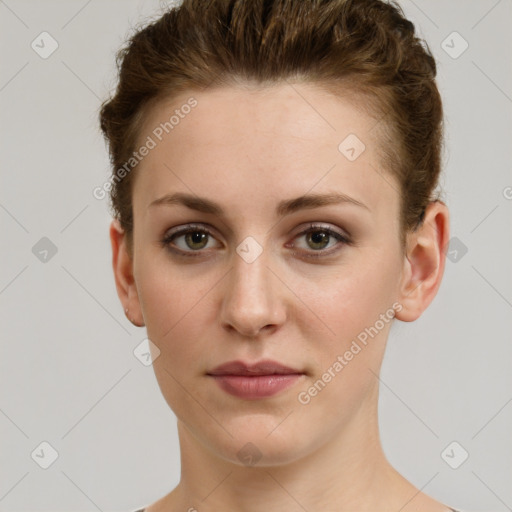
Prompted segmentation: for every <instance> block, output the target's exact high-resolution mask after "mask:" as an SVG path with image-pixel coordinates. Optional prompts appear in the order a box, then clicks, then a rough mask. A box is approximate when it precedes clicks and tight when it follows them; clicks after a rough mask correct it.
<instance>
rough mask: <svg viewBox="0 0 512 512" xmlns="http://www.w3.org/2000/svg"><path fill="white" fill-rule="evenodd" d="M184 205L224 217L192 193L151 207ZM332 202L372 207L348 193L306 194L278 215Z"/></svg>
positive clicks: (166, 197)
mask: <svg viewBox="0 0 512 512" xmlns="http://www.w3.org/2000/svg"><path fill="white" fill-rule="evenodd" d="M174 204H177V205H183V206H186V207H187V208H190V209H191V210H196V211H198V212H203V213H209V214H212V215H217V216H219V217H222V216H223V215H224V210H223V209H222V208H221V207H220V206H219V205H218V204H217V203H215V202H213V201H211V200H210V199H207V198H205V197H199V196H195V195H192V194H186V193H183V192H176V193H174V194H166V195H164V196H162V197H160V198H158V199H155V200H154V201H153V202H152V203H151V204H150V205H149V208H151V207H154V206H159V205H174ZM332 204H353V205H355V206H359V207H361V208H365V209H366V210H368V211H370V208H368V206H366V205H365V204H364V203H362V202H361V201H358V200H357V199H354V198H353V197H350V196H348V195H346V194H343V193H340V192H336V193H331V194H305V195H303V196H299V197H296V198H294V199H285V200H283V201H281V202H279V204H278V205H277V208H276V215H277V216H278V217H284V216H286V215H290V214H292V213H294V212H297V211H299V210H304V209H313V208H319V207H321V206H329V205H332Z"/></svg>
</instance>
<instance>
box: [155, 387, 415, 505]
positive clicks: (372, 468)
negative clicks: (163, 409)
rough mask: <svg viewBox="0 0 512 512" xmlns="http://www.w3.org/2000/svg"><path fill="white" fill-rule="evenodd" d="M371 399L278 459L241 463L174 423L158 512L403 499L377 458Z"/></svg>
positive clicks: (405, 492)
mask: <svg viewBox="0 0 512 512" xmlns="http://www.w3.org/2000/svg"><path fill="white" fill-rule="evenodd" d="M373 398H374V399H373V400H371V401H369V403H368V405H364V406H361V408H360V410H359V412H358V414H357V415H356V416H355V417H354V418H352V420H351V421H350V423H348V424H346V425H344V426H343V428H342V429H340V431H338V432H335V433H333V435H332V437H331V438H330V439H329V440H327V441H326V442H325V443H324V444H322V445H321V446H318V447H315V448H314V449H312V450H311V451H310V453H309V454H308V455H306V456H304V457H301V458H299V459H296V460H293V461H291V462H288V463H285V464H280V465H271V466H270V465H267V466H258V464H256V465H255V466H249V467H247V466H243V465H240V464H239V463H234V462H231V461H230V460H226V459H224V458H221V457H220V456H218V455H217V454H216V453H213V452H212V451H211V450H210V449H208V448H207V447H206V446H204V445H203V443H201V442H200V441H198V439H197V438H196V437H195V436H194V435H193V434H192V432H191V431H190V430H189V429H188V427H187V426H186V425H184V424H183V423H182V422H181V421H178V433H179V438H180V447H181V481H180V484H179V485H178V486H177V487H176V489H175V490H174V491H173V492H172V493H171V494H170V495H168V496H167V497H166V499H167V502H166V507H165V508H164V507H162V510H166V511H169V512H171V511H174V510H194V509H196V510H198V511H201V512H213V511H218V510H237V511H240V512H261V511H262V510H264V511H265V512H274V511H282V510H292V511H295V510H297V511H298V512H299V511H300V512H303V511H304V510H307V511H309V512H314V511H317V510H318V511H320V510H337V511H340V512H342V511H348V510H356V509H357V510H379V509H381V510H382V509H383V504H385V503H387V504H389V505H390V506H394V505H395V503H396V504H400V503H401V504H402V505H403V504H404V503H405V501H407V499H409V498H410V497H411V496H412V495H413V492H412V491H413V489H414V488H413V487H412V486H411V485H410V484H408V483H407V482H406V481H405V480H404V479H403V478H402V477H401V476H400V475H398V473H397V472H396V471H395V470H394V469H393V468H392V467H391V466H390V465H389V463H388V462H387V460H386V458H385V456H384V453H383V451H382V448H381V444H380V439H379V433H378V421H377V396H375V397H373ZM397 494H400V500H404V501H400V500H398V501H397V500H396V496H397ZM393 496H394V497H393ZM164 499H165V498H164ZM171 503H172V504H173V505H172V506H171ZM173 507H175V508H173ZM399 508H400V506H398V508H397V510H398V509H399Z"/></svg>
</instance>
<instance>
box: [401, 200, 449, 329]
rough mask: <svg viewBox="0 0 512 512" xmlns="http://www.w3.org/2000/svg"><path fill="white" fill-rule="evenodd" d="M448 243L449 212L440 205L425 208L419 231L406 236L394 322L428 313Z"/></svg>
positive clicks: (439, 202)
mask: <svg viewBox="0 0 512 512" xmlns="http://www.w3.org/2000/svg"><path fill="white" fill-rule="evenodd" d="M448 239H449V212H448V208H447V207H446V205H445V204H444V203H442V202H441V201H434V202H432V203H430V204H429V205H428V206H427V209H426V211H425V217H424V219H423V223H422V224H421V225H420V227H419V228H418V229H417V230H416V231H415V232H412V233H409V234H408V236H407V254H406V256H405V257H404V268H403V272H402V278H401V282H400V295H399V299H398V300H399V302H400V303H401V304H402V306H403V308H402V310H401V311H400V312H397V313H396V318H397V319H398V320H402V321H404V322H412V321H414V320H416V319H417V318H419V317H420V316H421V314H422V313H423V311H425V310H426V309H427V307H428V306H429V304H430V303H431V302H432V300H433V299H434V297H435V296H436V294H437V291H438V290H439V287H440V286H441V281H442V278H443V273H444V267H445V261H446V258H445V252H446V251H445V248H446V246H447V244H448Z"/></svg>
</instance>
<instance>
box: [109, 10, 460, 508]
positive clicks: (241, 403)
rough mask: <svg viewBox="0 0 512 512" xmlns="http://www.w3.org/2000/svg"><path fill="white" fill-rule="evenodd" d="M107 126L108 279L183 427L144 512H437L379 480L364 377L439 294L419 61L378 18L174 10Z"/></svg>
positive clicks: (135, 54) (385, 467) (424, 80)
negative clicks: (156, 494) (395, 334)
mask: <svg viewBox="0 0 512 512" xmlns="http://www.w3.org/2000/svg"><path fill="white" fill-rule="evenodd" d="M118 63H119V65H120V70H119V84H118V87H117V90H116V93H115V95H114V96H113V97H112V98H111V99H110V100H109V101H107V102H105V103H104V104H103V106H102V109H101V115H100V117H101V128H102V130H103V133H104V135H105V138H106V140H107V142H108V145H109V150H110V156H111V162H112V169H113V174H112V181H111V185H112V190H111V197H112V205H113V210H114V217H115V218H114V220H113V222H112V225H111V229H110V237H111V242H112V249H113V268H114V274H115V281H116V286H117V291H118V294H119V298H120V300H121V302H122V304H123V307H124V309H125V312H126V315H127V317H128V318H129V319H130V321H131V322H133V323H134V324H135V325H138V326H146V328H147V332H148V338H149V340H150V343H149V345H150V349H151V355H152V359H153V366H154V370H155V374H156V377H157V380H158V383H159V386H160V389H161V391H162V393H163V396H164V397H165V399H166V401H167V403H168V404H169V406H170V407H171V409H172V410H173V411H174V413H175V414H176V417H177V419H178V432H179V441H180V448H181V480H180V483H179V484H178V486H177V487H176V488H175V489H174V490H172V491H171V492H170V493H169V494H168V495H166V496H164V497H162V498H161V499H159V500H158V501H157V502H155V503H153V504H152V505H150V506H148V507H146V508H145V509H144V510H145V512H163V511H169V512H170V511H174V510H189V511H193V510H198V511H200V512H203V511H218V510H228V511H239V510H240V511H242V510H244V511H260V510H265V511H267V512H270V511H274V510H276V511H277V510H279V511H281V510H297V511H299V510H308V511H316V510H336V511H349V510H350V511H354V510H357V511H372V512H374V511H377V510H378V511H398V510H400V511H402V512H409V511H413V510H414V511H422V512H446V511H449V510H453V509H450V508H449V507H447V506H446V505H443V504H441V503H439V502H437V501H436V500H434V499H433V498H431V497H429V496H428V495H426V494H425V493H423V492H421V491H419V490H418V489H417V488H416V487H414V486H413V485H412V484H411V483H410V482H408V481H407V480H406V479H405V478H404V477H402V476H401V475H400V474H399V473H398V472H397V471H396V470H395V469H394V468H393V467H392V466H391V465H390V463H389V462H388V461H387V459H386V457H385V455H384V453H383V450H382V447H381V443H380V439H379V430H378V418H377V403H378V383H379V380H378V375H379V370H380V366H381V363H382V359H383V355H384V349H385V345H386V341H387V338H388V335H389V330H390V327H391V325H392V323H393V322H394V321H395V319H398V320H401V321H404V322H411V321H414V320H416V319H417V318H418V317H419V316H420V315H421V314H422V313H423V311H425V309H426V308H427V307H428V305H429V304H430V303H431V301H432V300H433V298H434V296H435V295H436V293H437V291H438V289H439V286H440V283H441V280H442V276H443V272H444V263H445V258H444V247H445V246H446V244H447V242H448V239H449V213H448V209H447V207H446V205H445V204H444V203H443V202H442V201H441V200H439V197H436V196H435V189H436V186H437V184H438V178H439V174H440V170H441V169H440V151H441V147H442V104H441V99H440V96H439V92H438V89H437V86H436V83H435V75H436V65H435V61H434V59H433V57H432V56H431V54H430V52H429V50H428V47H427V46H426V45H425V44H424V43H422V41H420V40H419V39H418V38H417V37H416V36H415V31H414V26H413V24H412V23H411V22H409V21H408V20H406V19H405V18H404V17H403V13H402V11H401V10H400V8H399V7H398V6H397V5H394V4H387V3H384V2H381V1H377V0H359V1H351V0H325V1H319V0H301V1H298V0H295V1H292V0H274V1H263V0H254V1H247V0H245V1H244V0H212V1H209V2H205V1H204V0H185V1H184V2H183V4H182V5H181V6H180V7H179V8H176V9H172V10H169V11H168V12H166V13H165V14H164V15H163V16H162V17H161V18H160V19H159V20H157V21H156V22H154V23H152V24H151V25H149V26H148V27H146V28H144V29H142V30H140V31H138V32H137V33H136V34H135V35H134V36H133V37H132V38H131V40H130V42H129V44H128V45H127V47H126V48H125V49H123V50H122V51H121V52H120V54H119V56H118Z"/></svg>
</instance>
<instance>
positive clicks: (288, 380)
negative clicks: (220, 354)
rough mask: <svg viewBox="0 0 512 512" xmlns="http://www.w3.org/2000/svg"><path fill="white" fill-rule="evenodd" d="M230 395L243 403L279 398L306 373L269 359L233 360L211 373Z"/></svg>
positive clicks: (210, 375) (209, 374)
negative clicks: (246, 361)
mask: <svg viewBox="0 0 512 512" xmlns="http://www.w3.org/2000/svg"><path fill="white" fill-rule="evenodd" d="M207 375H208V376H209V377H211V378H212V379H213V380H214V381H215V382H216V384H217V385H218V386H219V387H220V389H222V390H223V391H225V392H226V393H228V394H230V395H232V396H236V397H237V398H241V399H243V400H261V399H265V398H269V397H271V396H274V395H277V394H278V393H280V392H281V391H283V390H285V389H287V388H289V387H291V386H293V385H294V384H295V383H296V382H297V381H299V380H301V378H304V375H305V374H304V372H303V371H301V370H297V369H295V368H291V367H289V366H285V365H282V364H281V363H278V362H276V361H271V360H265V361H259V362H258V363H255V364H248V363H244V362H243V361H231V362H229V363H224V364H222V365H220V366H217V367H216V368H215V369H213V370H211V371H210V372H208V373H207Z"/></svg>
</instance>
